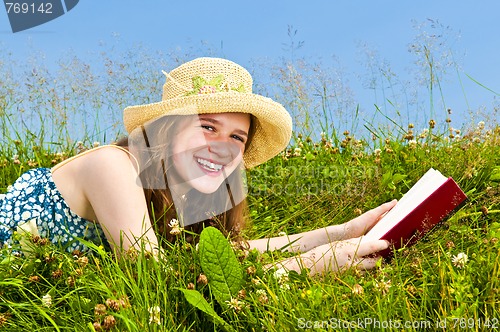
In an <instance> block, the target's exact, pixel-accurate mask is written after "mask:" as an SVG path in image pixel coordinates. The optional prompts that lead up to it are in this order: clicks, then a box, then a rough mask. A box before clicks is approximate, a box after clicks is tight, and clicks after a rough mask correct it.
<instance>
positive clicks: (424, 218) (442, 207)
mask: <svg viewBox="0 0 500 332" xmlns="http://www.w3.org/2000/svg"><path fill="white" fill-rule="evenodd" d="M466 199H467V196H466V195H465V193H464V192H463V191H462V190H461V189H460V187H459V186H458V185H457V183H456V182H455V181H454V180H453V179H452V178H451V177H449V178H446V177H444V176H443V175H442V174H441V173H440V172H439V171H436V170H434V169H432V168H431V169H430V170H429V171H428V172H427V173H426V174H425V175H424V176H423V177H422V178H421V179H420V180H419V181H418V182H417V183H416V184H415V185H414V186H413V187H412V188H411V189H410V190H409V191H408V192H407V193H406V194H405V195H404V196H403V197H402V198H401V200H400V201H399V202H398V203H397V204H396V206H394V208H393V209H391V211H389V212H388V213H387V214H386V215H385V216H384V217H383V218H382V219H381V220H380V221H379V222H378V223H377V224H376V225H375V226H374V227H373V228H372V229H371V230H370V231H369V232H368V233H367V234H366V235H365V237H364V238H363V241H367V240H375V239H383V240H387V241H389V242H390V243H391V245H390V247H389V249H386V250H384V251H381V252H379V253H378V254H380V255H381V256H383V257H390V256H391V255H392V252H393V250H397V249H399V248H401V247H404V246H410V245H412V244H414V243H415V242H417V241H418V240H419V239H421V238H422V236H424V234H425V233H427V232H428V231H430V230H431V229H432V228H433V227H434V226H436V225H437V224H438V223H439V222H440V221H442V220H444V219H446V218H448V217H449V216H451V214H453V213H454V212H455V211H456V210H457V209H458V208H459V207H460V206H461V205H462V204H463V203H464V202H465V200H466Z"/></svg>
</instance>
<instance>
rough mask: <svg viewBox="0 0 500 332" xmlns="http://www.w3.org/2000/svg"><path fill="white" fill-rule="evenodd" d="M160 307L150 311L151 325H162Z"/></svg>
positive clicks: (152, 308)
mask: <svg viewBox="0 0 500 332" xmlns="http://www.w3.org/2000/svg"><path fill="white" fill-rule="evenodd" d="M160 311H161V310H160V307H159V306H154V307H151V308H149V309H148V312H149V324H157V325H160V324H161V319H160Z"/></svg>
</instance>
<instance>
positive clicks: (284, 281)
mask: <svg viewBox="0 0 500 332" xmlns="http://www.w3.org/2000/svg"><path fill="white" fill-rule="evenodd" d="M274 277H275V278H276V280H278V284H279V285H280V288H281V289H285V290H288V289H290V285H289V284H288V280H289V279H288V271H287V270H285V269H284V268H279V269H277V270H276V271H274Z"/></svg>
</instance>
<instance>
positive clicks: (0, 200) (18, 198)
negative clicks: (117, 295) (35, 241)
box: [0, 168, 109, 252]
mask: <svg viewBox="0 0 500 332" xmlns="http://www.w3.org/2000/svg"><path fill="white" fill-rule="evenodd" d="M32 220H34V221H36V226H37V228H38V233H39V235H40V236H41V237H45V238H48V239H49V240H50V241H51V242H52V243H54V244H56V245H58V246H61V247H62V248H65V249H66V250H67V251H69V252H71V251H73V250H80V251H83V252H84V251H87V250H88V248H87V247H86V246H85V245H84V244H82V243H81V242H80V241H78V238H83V239H85V240H87V241H91V242H94V243H95V244H97V245H101V244H102V245H104V246H105V247H109V244H108V243H107V241H106V238H105V235H104V232H103V231H102V228H101V227H100V226H99V225H98V224H96V223H94V222H91V221H88V220H86V219H83V218H81V217H80V216H78V215H76V214H75V213H74V212H72V211H71V210H70V208H69V206H68V204H67V203H66V202H65V201H64V199H63V197H62V196H61V193H60V192H59V190H58V189H57V188H56V185H55V183H54V181H53V179H52V173H51V171H50V169H49V168H36V169H31V170H29V171H27V172H26V173H24V174H23V175H21V177H20V178H19V179H17V180H16V182H14V184H12V186H10V187H9V189H8V191H7V193H6V194H4V195H0V246H3V245H8V246H9V245H12V235H13V232H14V231H15V230H16V229H17V226H18V225H20V224H23V223H25V222H28V221H32Z"/></svg>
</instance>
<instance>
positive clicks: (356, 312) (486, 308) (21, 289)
mask: <svg viewBox="0 0 500 332" xmlns="http://www.w3.org/2000/svg"><path fill="white" fill-rule="evenodd" d="M432 127H434V126H433V125H430V126H429V128H428V130H427V131H424V132H423V133H422V134H420V133H413V130H414V129H413V128H408V129H407V130H405V131H404V132H402V133H400V134H398V135H397V136H394V135H392V136H391V135H390V134H389V133H384V132H382V131H380V132H377V133H375V134H376V135H374V139H373V140H372V141H370V142H367V141H365V140H359V139H357V138H356V137H353V136H352V135H351V134H350V133H348V132H345V133H344V135H342V134H340V135H339V137H338V138H337V137H336V136H335V138H336V139H333V140H332V141H330V137H324V138H323V139H322V140H320V141H317V142H315V141H313V140H311V139H308V138H307V137H301V138H299V137H296V139H295V146H292V147H290V149H288V150H287V151H285V152H284V153H283V154H281V155H279V156H277V157H276V158H274V159H272V160H271V161H269V162H267V163H266V164H264V165H261V166H260V167H258V168H256V169H254V170H252V171H251V172H249V197H248V198H249V203H250V215H251V217H252V220H253V222H252V224H251V226H250V227H249V228H248V229H247V231H246V233H245V236H247V237H248V238H260V237H264V236H274V235H278V233H280V232H286V233H288V234H291V233H295V232H301V231H306V230H310V229H314V228H317V227H322V226H326V225H330V224H338V223H342V222H344V221H347V220H349V219H351V218H353V217H355V216H356V215H358V214H359V213H360V212H361V211H365V210H367V209H370V208H372V207H375V206H377V205H379V204H381V203H383V202H385V201H388V200H390V199H392V198H400V197H401V195H402V194H403V193H404V192H406V191H407V190H408V189H409V188H410V187H411V186H412V184H413V183H415V181H417V180H418V178H419V177H420V176H421V175H422V174H423V173H425V171H426V170H427V169H428V168H429V167H434V168H436V169H438V170H440V171H441V172H442V173H443V174H445V175H446V176H452V177H453V178H454V179H455V180H456V181H457V182H458V184H459V185H460V186H461V187H462V189H463V190H464V191H465V192H466V193H467V195H468V196H469V199H468V201H467V202H466V204H465V205H464V206H463V207H462V208H461V209H460V210H459V211H458V212H457V213H456V214H455V215H454V216H453V217H451V218H450V219H448V220H447V221H445V222H443V223H442V224H441V225H440V226H439V227H437V228H436V229H434V230H433V231H432V232H431V233H430V234H428V235H427V236H426V237H425V238H424V239H423V240H421V241H420V242H418V243H417V244H416V245H414V246H413V247H411V248H407V249H403V250H400V251H398V252H396V254H395V257H394V259H392V260H391V261H390V262H387V263H385V264H381V265H380V266H379V267H377V268H375V269H374V270H371V271H369V272H366V273H360V272H359V271H357V270H355V269H350V270H347V271H346V272H344V273H341V274H327V275H322V276H317V277H309V276H307V273H306V272H304V273H303V274H297V273H289V275H288V276H287V277H282V278H277V277H276V276H275V275H274V274H273V271H269V272H265V271H264V270H263V266H264V265H265V264H267V263H269V262H272V261H273V260H277V259H279V258H280V257H282V256H283V255H284V254H282V253H277V252H269V253H264V254H259V253H257V252H253V251H252V252H245V251H242V250H239V249H235V250H234V252H235V255H236V257H237V259H238V262H239V265H240V268H241V270H242V271H243V277H242V284H241V287H240V292H239V293H238V300H237V301H236V300H234V301H233V303H232V305H228V304H227V303H221V302H219V301H218V300H217V299H216V298H215V297H214V293H213V291H212V290H211V287H212V286H211V284H210V283H209V284H206V282H205V281H204V280H203V277H202V278H200V275H201V274H203V275H207V274H208V275H210V273H211V272H212V273H215V272H216V271H215V272H214V271H206V269H207V267H206V266H205V269H203V268H202V265H201V260H202V259H201V258H202V257H201V256H202V255H201V254H200V252H199V251H198V250H197V249H196V248H194V247H192V246H191V245H189V244H187V243H186V242H185V241H184V240H183V236H182V235H181V236H180V238H179V241H178V242H177V243H176V244H174V245H171V246H170V248H169V249H168V250H167V251H166V254H165V255H164V256H162V258H161V259H160V260H158V261H156V260H155V259H153V258H151V257H149V256H147V255H144V254H142V253H138V252H136V253H130V255H128V256H127V257H124V258H120V259H117V258H114V257H112V256H111V255H110V254H109V253H106V252H104V251H102V250H101V249H100V248H94V249H95V250H94V251H93V252H92V253H89V254H85V255H81V254H79V253H66V252H64V251H62V250H60V249H58V248H56V247H54V246H52V245H50V244H47V243H46V241H44V240H41V239H38V238H36V239H32V242H33V243H32V247H33V254H32V255H31V256H30V257H19V256H16V255H12V254H11V253H10V252H9V250H7V249H4V250H3V251H2V259H3V260H2V261H1V262H0V329H1V330H2V331H4V330H5V331H29V330H33V331H92V330H93V329H94V326H97V323H99V324H100V326H101V328H102V329H103V330H110V331H170V330H173V331H200V330H220V329H228V330H230V329H234V330H243V331H287V330H297V329H300V328H309V329H315V328H317V329H318V330H328V329H332V330H334V329H335V328H338V327H344V328H345V330H352V331H354V330H361V329H362V328H363V327H365V328H367V329H368V330H382V329H383V328H386V327H388V328H389V330H391V329H392V330H398V331H400V330H406V331H408V330H419V329H423V328H427V329H431V330H436V329H440V328H441V327H444V326H445V325H446V328H442V330H446V331H448V330H463V329H464V328H465V329H468V330H490V329H491V328H493V327H500V321H498V319H500V317H499V315H498V312H499V311H500V284H499V281H498V274H499V268H500V258H499V257H500V243H499V241H498V239H499V238H500V220H499V219H500V218H499V216H500V127H498V126H497V127H493V128H490V129H489V130H486V129H485V128H482V126H479V127H478V128H475V129H472V130H471V131H470V132H467V133H462V136H461V137H453V138H450V137H449V134H450V133H449V132H446V133H439V132H438V131H437V130H436V129H435V128H432ZM410 130H411V132H410ZM454 134H455V136H456V133H454ZM412 136H413V137H412ZM332 138H333V136H332ZM34 142H36V140H35V139H33V140H29V139H26V140H24V141H20V140H18V141H11V144H7V145H4V146H2V148H1V151H0V190H1V191H2V192H4V191H5V189H6V187H7V186H8V185H9V184H11V183H12V182H13V181H14V180H15V179H16V178H17V177H18V176H19V175H20V174H21V173H22V172H23V171H25V170H27V169H28V168H31V167H50V166H51V165H53V164H54V163H56V162H58V161H60V160H61V159H63V158H66V157H68V156H70V155H73V154H74V153H76V150H73V149H71V148H64V149H63V150H64V151H62V152H63V153H62V154H61V153H57V152H56V151H53V150H50V149H48V148H47V147H43V146H40V145H39V144H35V143H34ZM58 152H61V151H58ZM14 155H17V156H18V157H17V158H16V159H15V160H18V161H15V162H14V161H13V159H12V158H13V156H14ZM459 253H465V254H467V256H468V261H467V262H465V263H464V264H463V265H460V264H458V263H453V258H454V257H456V256H457V255H459ZM186 289H190V290H197V291H199V292H200V294H202V295H203V296H204V298H205V299H206V300H207V303H208V304H209V306H210V308H212V309H213V310H214V311H215V313H216V314H217V316H218V317H220V318H221V320H223V321H224V322H226V323H227V325H224V323H221V320H218V319H214V318H213V317H212V315H211V314H207V313H206V312H204V311H202V310H199V309H198V308H195V306H193V305H192V304H191V303H190V302H188V300H187V299H186V297H185V296H184V291H183V290H186ZM47 294H49V295H50V298H51V300H50V304H48V303H47V299H48V296H47ZM44 296H45V298H44ZM44 303H45V304H44ZM103 305H104V306H103ZM157 309H159V314H158V315H156V314H155V310H157ZM158 323H159V324H158ZM405 323H406V324H413V325H410V326H404V325H400V324H405ZM429 324H430V325H429ZM487 325H490V326H487Z"/></svg>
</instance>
